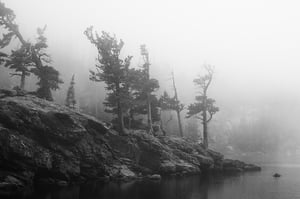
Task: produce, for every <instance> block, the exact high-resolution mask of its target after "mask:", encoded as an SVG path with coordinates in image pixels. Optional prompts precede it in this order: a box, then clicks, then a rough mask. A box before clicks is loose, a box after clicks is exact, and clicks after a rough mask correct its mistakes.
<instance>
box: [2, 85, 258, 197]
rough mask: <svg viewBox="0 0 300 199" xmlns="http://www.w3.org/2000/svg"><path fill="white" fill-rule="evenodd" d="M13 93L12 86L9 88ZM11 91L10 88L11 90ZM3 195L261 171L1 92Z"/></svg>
mask: <svg viewBox="0 0 300 199" xmlns="http://www.w3.org/2000/svg"><path fill="white" fill-rule="evenodd" d="M6 92H8V91H6ZM8 93H9V92H8ZM0 96H1V97H0V194H1V191H3V190H4V191H6V189H9V190H10V189H13V190H15V189H18V188H22V187H23V186H26V185H31V184H32V183H34V182H38V183H54V184H59V185H68V184H69V183H76V182H83V181H86V180H91V179H96V180H114V179H123V180H128V179H135V178H140V177H142V176H149V178H150V179H159V178H160V176H159V175H154V174H160V175H173V174H180V175H182V174H194V173H201V172H206V171H207V170H218V171H243V170H260V168H259V167H257V166H255V165H248V164H245V163H242V162H240V161H233V160H223V155H222V154H220V153H217V152H214V151H211V150H207V151H206V150H204V149H203V148H202V147H201V146H199V145H197V144H195V143H193V142H191V141H189V140H186V139H181V138H170V137H153V136H150V135H148V134H146V133H145V132H143V131H133V132H132V133H130V134H129V135H127V136H119V135H118V133H117V132H115V131H113V130H109V129H107V128H106V127H105V124H104V123H103V122H101V121H99V120H97V119H95V118H93V117H91V116H88V115H85V114H82V113H79V112H76V111H74V110H72V109H69V108H67V107H65V106H61V105H57V104H55V103H53V102H49V101H45V100H42V99H39V98H36V97H34V96H31V95H23V94H22V95H16V94H14V93H10V94H9V95H7V94H5V93H4V94H3V93H2V95H1V92H0Z"/></svg>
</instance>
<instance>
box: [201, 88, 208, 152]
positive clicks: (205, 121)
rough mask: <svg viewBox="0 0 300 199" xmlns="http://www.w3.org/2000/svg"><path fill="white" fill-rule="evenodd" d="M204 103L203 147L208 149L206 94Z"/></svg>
mask: <svg viewBox="0 0 300 199" xmlns="http://www.w3.org/2000/svg"><path fill="white" fill-rule="evenodd" d="M203 100H204V102H203V106H204V108H203V113H202V115H203V118H202V119H203V120H202V124H203V146H204V149H208V136H207V114H206V108H207V107H206V106H207V105H206V93H205V94H204V99H203Z"/></svg>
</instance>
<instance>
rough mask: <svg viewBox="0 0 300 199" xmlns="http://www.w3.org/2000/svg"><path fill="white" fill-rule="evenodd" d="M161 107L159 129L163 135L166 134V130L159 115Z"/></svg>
mask: <svg viewBox="0 0 300 199" xmlns="http://www.w3.org/2000/svg"><path fill="white" fill-rule="evenodd" d="M161 112H162V111H161V109H160V111H159V117H160V129H161V131H162V132H163V135H164V136H166V135H167V132H166V131H165V129H164V123H163V120H162V115H161Z"/></svg>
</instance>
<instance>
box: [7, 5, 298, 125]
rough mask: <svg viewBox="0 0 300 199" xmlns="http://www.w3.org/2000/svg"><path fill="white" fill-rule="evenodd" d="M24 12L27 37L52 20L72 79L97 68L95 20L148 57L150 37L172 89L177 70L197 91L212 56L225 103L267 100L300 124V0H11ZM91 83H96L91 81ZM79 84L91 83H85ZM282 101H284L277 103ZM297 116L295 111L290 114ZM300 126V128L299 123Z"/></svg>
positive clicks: (54, 41) (158, 68) (183, 84)
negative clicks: (90, 31)
mask: <svg viewBox="0 0 300 199" xmlns="http://www.w3.org/2000/svg"><path fill="white" fill-rule="evenodd" d="M3 2H4V3H5V4H6V6H7V7H10V8H12V9H13V10H14V11H15V13H16V15H17V22H18V24H20V30H21V32H22V33H23V34H24V35H25V38H30V40H34V35H35V31H36V28H37V27H38V26H40V27H42V26H44V25H45V24H47V31H46V36H47V37H48V44H49V51H50V53H51V55H52V59H53V61H54V65H55V66H56V67H57V68H58V69H59V70H60V71H61V74H62V76H63V78H64V81H65V82H66V84H65V85H66V86H67V85H68V83H69V80H70V78H71V76H72V74H73V73H75V74H77V76H78V81H77V85H82V84H83V82H86V80H87V79H88V70H89V69H93V68H94V64H95V57H96V49H95V47H94V46H92V45H91V44H90V43H89V41H88V40H87V39H86V38H85V36H84V35H83V32H84V30H85V29H86V28H87V27H88V26H90V25H93V26H94V27H95V29H96V30H98V31H99V32H100V31H102V30H104V31H108V32H110V33H114V34H116V36H117V37H118V38H121V39H123V40H124V42H125V47H124V51H123V55H128V54H129V55H133V56H134V59H133V62H132V66H134V67H136V66H138V65H141V64H142V59H141V57H140V55H139V46H140V44H146V45H147V48H148V50H149V52H150V60H151V63H152V69H151V75H152V76H153V77H155V78H157V79H159V80H160V84H161V87H162V90H164V89H167V90H169V91H171V81H170V80H169V78H170V73H171V71H172V69H174V72H175V78H176V80H177V85H178V92H179V97H180V98H181V99H182V101H183V102H185V103H189V102H191V101H192V100H193V98H194V90H195V87H194V85H193V83H192V80H193V78H195V77H196V75H197V74H200V73H201V65H203V64H204V63H207V64H212V65H214V66H215V70H216V74H215V77H214V81H213V83H212V86H211V89H210V90H209V94H210V95H211V96H212V97H214V98H215V99H216V100H217V104H218V105H219V106H220V108H221V110H222V108H223V110H226V109H230V108H232V107H256V108H257V107H266V108H267V109H268V110H269V109H276V110H275V111H273V113H275V112H276V114H278V115H280V114H284V115H286V116H287V117H289V116H288V115H289V113H292V116H293V117H294V119H293V122H294V123H295V124H298V122H299V120H298V119H297V118H298V116H297V113H298V114H299V112H298V111H299V110H300V108H299V107H300V103H299V102H300V94H299V91H300V78H299V75H300V57H299V55H300V28H299V20H300V12H299V8H300V3H299V2H298V1H288V0H287V1H276V0H251V1H241V0H227V1H224V0H219V1H217V0H209V1H208V0H202V1H199V0H198V1H190V0H184V1H183V0H182V1H174V0H173V1H167V0H151V1H150V0H149V1H146V0H126V1H125V0H119V1H116V0H106V1H105V0H102V1H101V0H84V1H81V0H76V1H75V0H26V1H25V0H3ZM87 84H91V83H90V82H89V83H87ZM79 87H80V88H78V89H79V90H80V89H81V90H85V89H86V88H84V87H82V86H79ZM273 107H276V108H273ZM290 116H291V115H290ZM299 129H300V128H299Z"/></svg>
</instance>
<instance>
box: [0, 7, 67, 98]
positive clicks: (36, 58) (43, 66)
mask: <svg viewBox="0 0 300 199" xmlns="http://www.w3.org/2000/svg"><path fill="white" fill-rule="evenodd" d="M15 18H16V16H15V14H14V12H13V10H11V9H10V8H7V7H5V5H4V3H2V2H0V26H1V27H2V28H3V29H4V30H5V31H6V33H5V34H3V36H2V38H1V40H0V48H4V47H6V46H8V45H9V44H10V42H11V41H12V39H13V38H17V39H18V40H19V41H20V42H21V45H22V47H21V48H20V49H19V50H17V51H18V52H17V53H20V52H22V56H21V57H23V58H25V57H26V58H25V59H19V58H18V59H17V58H16V57H17V56H16V52H12V56H11V57H9V56H6V55H5V54H4V53H2V52H1V53H0V62H3V61H7V60H10V61H8V62H10V63H9V64H8V66H9V67H13V68H14V69H15V68H16V67H17V68H18V70H16V71H18V72H22V71H24V75H23V76H26V74H28V72H32V73H33V74H35V75H36V76H37V77H38V79H39V81H38V83H37V85H38V90H37V96H38V97H40V98H44V99H47V100H53V98H52V93H51V90H56V89H58V88H59V84H61V83H63V82H62V80H61V79H60V78H59V72H58V71H57V70H56V69H54V68H53V67H52V66H49V64H50V63H51V59H50V56H49V55H48V54H47V53H46V52H45V49H46V48H47V47H48V45H47V43H46V41H47V39H46V37H44V35H43V34H44V31H45V29H46V26H45V27H44V28H43V29H41V28H38V29H37V33H38V38H37V43H35V44H32V43H30V42H27V41H25V39H24V38H23V36H22V34H21V33H20V31H19V27H18V25H17V24H16V22H15ZM18 56H19V57H20V55H18ZM9 58H11V59H9ZM20 60H22V61H23V62H22V63H21V65H20ZM17 61H18V62H19V63H18V62H17ZM30 62H31V63H32V65H33V68H32V69H30V70H29V71H26V70H25V69H24V66H26V65H31V64H30ZM17 65H18V66H17ZM21 76H22V75H21ZM24 83H25V79H24ZM21 85H22V81H21Z"/></svg>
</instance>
